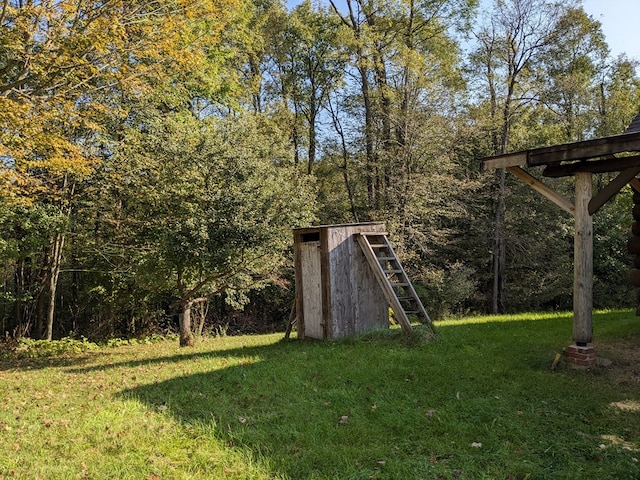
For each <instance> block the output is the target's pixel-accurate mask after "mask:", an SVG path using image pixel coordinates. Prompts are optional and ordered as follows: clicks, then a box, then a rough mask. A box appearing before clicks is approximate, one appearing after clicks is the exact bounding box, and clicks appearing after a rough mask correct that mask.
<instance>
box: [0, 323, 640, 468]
mask: <svg viewBox="0 0 640 480" xmlns="http://www.w3.org/2000/svg"><path fill="white" fill-rule="evenodd" d="M594 324H595V339H596V347H597V348H598V349H599V352H600V353H601V355H604V356H607V357H608V358H611V359H612V360H613V361H614V365H613V367H609V368H604V367H599V368H595V369H592V370H591V371H572V370H567V369H565V368H562V367H561V368H559V369H557V370H555V371H551V370H550V368H549V367H550V364H551V361H552V359H553V357H554V355H555V353H556V352H559V351H561V349H562V347H564V346H566V345H568V344H570V343H571V338H570V337H571V317H570V315H569V314H544V315H518V316H503V317H479V318H467V319H463V320H457V321H447V322H441V323H440V324H439V325H438V328H439V333H440V338H439V339H438V340H437V341H435V342H432V343H424V342H420V341H415V340H414V341H413V342H407V341H405V340H403V337H402V334H401V333H400V332H399V331H398V330H391V331H389V332H378V333H374V334H371V335H368V336H365V337H362V338H358V339H352V340H345V341H341V342H333V343H332V342H300V341H295V340H293V341H283V340H282V335H281V334H278V335H264V336H244V337H222V338H215V339H209V340H203V341H201V342H199V344H198V345H197V346H196V347H195V348H194V349H189V350H185V349H179V348H178V347H177V341H171V342H160V343H152V344H148V345H146V344H139V345H131V346H120V347H117V348H103V349H100V350H97V351H88V352H83V353H81V354H77V355H75V356H69V357H66V358H59V357H56V358H23V359H5V360H0V400H1V401H2V403H1V404H0V451H1V452H3V453H2V455H0V479H2V480H5V479H13V478H22V479H36V478H40V479H47V480H48V479H75V478H93V479H191V478H193V479H215V478H225V479H226V478H229V479H271V478H278V479H370V478H374V479H439V478H443V479H450V478H463V479H464V478H467V479H554V478H558V479H573V478H575V479H581V480H582V479H586V478H589V479H627V478H628V479H637V478H640V463H638V462H639V460H640V412H639V411H633V410H623V409H620V408H616V407H615V406H613V404H614V402H634V401H635V402H640V383H639V382H638V379H639V378H640V377H637V378H636V377H635V376H634V374H633V373H631V374H630V376H628V378H627V377H624V376H621V373H620V372H621V371H622V370H624V369H625V368H627V369H628V370H629V371H632V370H633V369H632V365H629V364H628V363H629V361H628V359H625V358H626V357H624V356H623V355H621V354H620V350H619V348H618V347H616V345H624V346H627V347H628V346H629V345H633V344H634V343H635V344H637V343H638V342H639V341H640V320H638V319H636V318H635V316H634V315H633V314H632V313H631V312H628V311H622V312H600V313H598V314H597V315H596V316H595V320H594ZM638 368H639V369H640V367H638ZM621 369H622V370H621ZM341 419H342V420H341Z"/></svg>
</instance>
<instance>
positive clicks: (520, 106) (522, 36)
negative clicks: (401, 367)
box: [471, 0, 560, 313]
mask: <svg viewBox="0 0 640 480" xmlns="http://www.w3.org/2000/svg"><path fill="white" fill-rule="evenodd" d="M558 8H560V7H559V6H558V5H553V4H550V3H548V2H547V1H546V0H497V1H496V2H495V4H494V10H493V12H492V13H491V17H490V20H489V21H488V23H487V24H485V25H483V26H482V27H481V28H480V29H479V30H478V31H477V32H476V33H475V37H476V40H477V42H478V47H477V49H476V50H475V51H474V52H473V54H472V57H471V61H472V64H473V65H474V67H475V68H479V69H481V70H480V71H482V72H483V75H482V80H481V81H482V87H481V88H482V90H481V91H480V95H481V98H483V99H484V100H485V101H486V102H487V103H488V112H487V113H488V116H489V132H488V134H489V136H490V138H491V141H492V144H493V145H492V150H493V152H491V153H492V154H494V155H497V154H502V153H506V152H507V151H509V149H510V148H511V147H513V146H514V145H513V143H514V142H512V138H511V135H512V130H513V126H514V123H515V122H516V120H517V118H518V116H519V115H522V114H523V112H524V110H525V109H526V107H528V106H530V105H531V104H532V103H533V102H535V101H537V100H538V99H539V96H540V93H541V86H540V84H539V83H537V82H536V80H537V77H536V71H537V69H538V68H539V65H540V63H541V61H542V59H543V57H544V54H545V52H546V51H547V49H548V47H549V44H550V41H551V38H552V33H553V32H554V28H555V21H556V19H557V18H558V17H559V15H558ZM505 179H506V173H505V170H504V169H498V170H497V171H496V178H495V187H494V188H495V194H494V195H495V198H496V202H495V208H494V222H493V223H494V233H493V242H492V244H493V245H492V269H493V288H492V298H491V311H492V312H494V313H498V312H504V311H505V308H506V298H505V292H506V290H505V272H506V261H507V258H506V254H507V247H506V244H505V239H506V232H505V195H506V183H505Z"/></svg>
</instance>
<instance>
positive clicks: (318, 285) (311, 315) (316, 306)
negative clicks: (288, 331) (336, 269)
mask: <svg viewBox="0 0 640 480" xmlns="http://www.w3.org/2000/svg"><path fill="white" fill-rule="evenodd" d="M300 257H301V258H300V260H301V262H300V263H301V267H302V268H301V270H302V308H303V311H304V313H303V315H304V317H303V318H304V336H305V337H309V338H317V339H320V340H322V339H324V328H323V325H322V274H321V269H320V242H319V241H312V242H309V241H307V242H302V243H301V244H300Z"/></svg>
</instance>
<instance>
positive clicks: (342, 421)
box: [338, 415, 349, 425]
mask: <svg viewBox="0 0 640 480" xmlns="http://www.w3.org/2000/svg"><path fill="white" fill-rule="evenodd" d="M348 421H349V417H348V416H347V415H343V416H341V417H340V420H338V423H339V424H340V425H344V424H345V423H347V422H348Z"/></svg>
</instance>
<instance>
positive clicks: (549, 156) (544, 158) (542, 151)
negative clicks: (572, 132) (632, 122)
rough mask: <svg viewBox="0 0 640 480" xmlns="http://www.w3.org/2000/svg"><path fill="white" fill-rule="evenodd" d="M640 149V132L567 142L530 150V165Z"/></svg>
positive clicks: (584, 158) (585, 158) (583, 158)
mask: <svg viewBox="0 0 640 480" xmlns="http://www.w3.org/2000/svg"><path fill="white" fill-rule="evenodd" d="M639 151H640V132H636V133H627V134H623V135H614V136H611V137H604V138H596V139H593V140H585V141H582V142H574V143H566V144H563V145H554V146H551V147H542V148H534V149H531V150H529V151H528V153H529V158H528V165H530V166H535V165H545V164H548V163H552V162H568V161H576V160H587V159H590V158H597V157H604V156H606V155H613V154H616V153H621V152H639Z"/></svg>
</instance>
